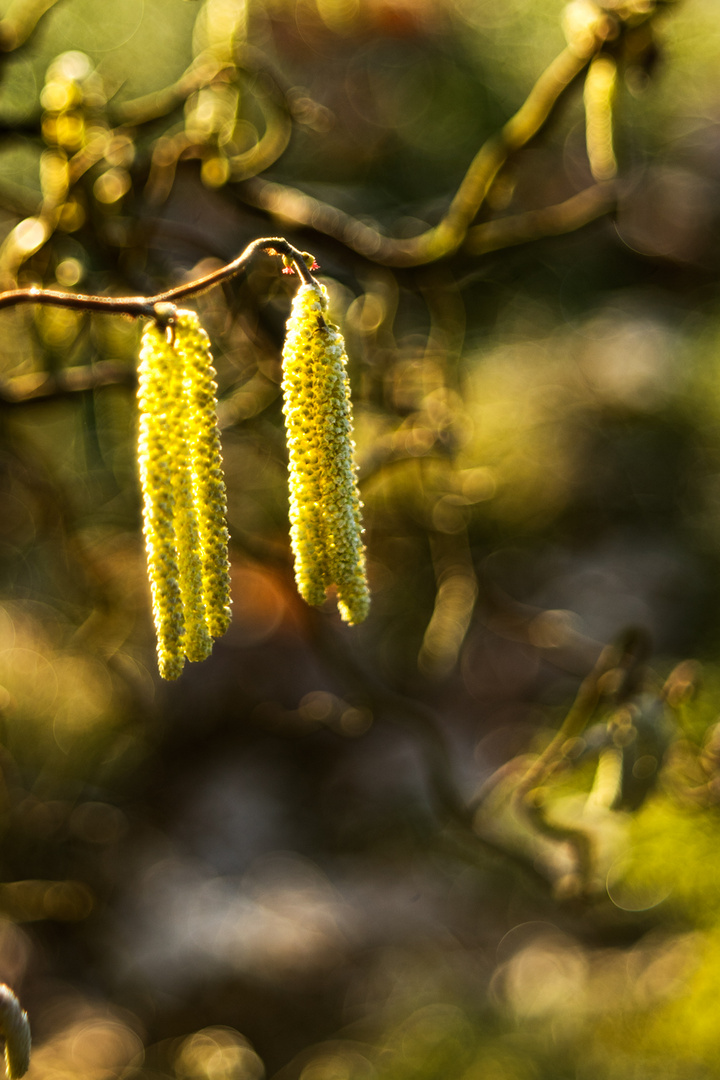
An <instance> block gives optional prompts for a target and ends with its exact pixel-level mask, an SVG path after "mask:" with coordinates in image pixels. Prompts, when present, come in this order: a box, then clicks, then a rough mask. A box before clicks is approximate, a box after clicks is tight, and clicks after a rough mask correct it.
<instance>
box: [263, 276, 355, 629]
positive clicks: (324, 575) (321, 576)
mask: <svg viewBox="0 0 720 1080" xmlns="http://www.w3.org/2000/svg"><path fill="white" fill-rule="evenodd" d="M327 310H328V295H327V291H326V290H325V288H324V287H323V286H320V285H314V284H303V285H301V286H300V288H299V289H298V291H297V294H296V296H295V299H294V301H293V305H292V312H291V315H290V318H289V320H288V323H287V335H286V338H285V346H284V349H283V412H284V414H285V426H286V430H287V443H288V459H289V463H288V471H289V484H290V541H291V544H292V549H293V554H294V557H295V580H296V582H297V586H298V590H299V592H300V595H301V596H302V597H303V598H304V599H305V600H307V602H308V603H309V604H321V603H322V602H323V601H324V599H325V592H326V589H327V588H328V587H330V586H331V585H335V586H336V588H337V594H338V607H339V610H340V615H341V617H342V618H343V619H344V620H345V621H346V622H349V623H359V622H362V620H363V619H364V618H365V617H366V615H367V613H368V608H369V604H370V593H369V590H368V586H367V581H366V576H365V550H364V547H363V544H362V531H363V530H362V521H361V514H360V512H361V507H362V504H361V502H360V495H359V492H358V486H357V480H356V476H355V472H356V467H355V463H354V457H353V455H354V448H355V447H354V443H353V441H352V430H353V427H352V408H351V403H350V384H349V381H348V376H347V356H346V354H345V343H344V341H343V337H342V334H341V333H340V331H339V330H338V329H337V327H335V326H333V325H332V324H330V323H328V321H327V319H326V317H325V316H326V314H327Z"/></svg>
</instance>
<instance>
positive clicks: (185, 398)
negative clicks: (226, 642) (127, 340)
mask: <svg viewBox="0 0 720 1080" xmlns="http://www.w3.org/2000/svg"><path fill="white" fill-rule="evenodd" d="M140 360H141V363H140V368H139V372H138V374H139V389H138V400H139V405H140V435H139V443H138V459H139V465H140V480H141V486H142V491H143V521H144V530H143V531H144V533H145V543H146V549H147V558H148V575H149V577H150V586H151V591H152V598H153V617H154V620H155V628H156V632H157V648H158V664H159V668H160V674H161V675H162V676H163V678H166V679H176V678H177V677H178V676H179V675H180V673H181V672H182V669H183V664H184V661H185V656H187V658H188V659H189V660H204V659H205V658H206V657H207V656H209V655H210V652H211V650H212V637H213V636H218V635H219V634H221V633H224V632H225V630H227V627H228V625H229V621H230V607H229V605H230V595H229V582H230V576H229V563H228V554H227V544H228V533H227V527H226V524H225V506H226V500H225V484H224V482H223V475H222V461H221V457H220V443H219V436H218V433H217V421H216V401H215V383H214V382H213V375H214V374H215V371H214V368H213V367H212V356H211V355H210V348H209V342H208V339H207V335H206V334H205V333H204V331H203V330H202V329H201V327H200V324H199V322H198V318H197V315H195V314H194V312H190V311H179V312H177V313H176V314H175V315H174V317H173V320H172V326H171V327H170V329H169V330H165V329H161V328H160V327H158V326H157V325H155V324H154V323H151V324H150V325H149V326H148V327H147V328H146V330H145V333H144V334H143V340H142V347H141V352H140Z"/></svg>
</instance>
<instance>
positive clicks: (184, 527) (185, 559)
mask: <svg viewBox="0 0 720 1080" xmlns="http://www.w3.org/2000/svg"><path fill="white" fill-rule="evenodd" d="M187 315H192V312H179V313H178V316H177V323H176V324H175V326H174V327H173V331H172V339H171V343H168V345H167V347H168V348H169V349H171V350H172V354H173V357H172V363H171V366H170V374H169V377H168V381H169V391H168V392H169V397H170V411H169V414H168V433H167V438H168V451H169V456H170V461H171V463H172V485H173V496H174V506H175V510H174V521H175V545H176V548H177V561H178V569H179V571H180V578H179V580H180V594H181V596H182V603H183V617H184V622H185V634H184V637H183V648H184V651H185V655H186V656H187V658H188V660H194V661H199V660H205V659H207V657H208V656H209V655H210V653H211V652H212V638H211V637H210V633H209V630H208V624H207V612H206V607H205V596H204V590H203V577H202V552H201V540H200V529H199V524H198V508H197V503H196V499H195V492H194V486H193V460H194V459H193V448H192V446H191V440H190V436H189V430H188V427H189V425H188V417H187V414H188V411H189V410H188V394H187V371H186V369H187V366H188V364H187V355H186V353H185V351H184V350H183V349H182V348H180V347H179V343H180V334H181V333H182V322H183V321H184V319H185V318H186V317H187ZM195 318H197V316H195ZM178 324H179V325H178ZM156 333H158V331H157V330H156Z"/></svg>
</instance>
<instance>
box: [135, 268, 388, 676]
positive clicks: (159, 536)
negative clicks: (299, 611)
mask: <svg viewBox="0 0 720 1080" xmlns="http://www.w3.org/2000/svg"><path fill="white" fill-rule="evenodd" d="M327 310H328V294H327V291H326V290H325V288H324V287H322V286H320V285H317V284H315V283H313V284H309V283H305V284H303V285H301V286H300V288H299V289H298V292H297V295H296V297H295V300H294V302H293V307H292V313H291V316H290V319H289V320H288V324H287V336H286V339H285V347H284V349H283V412H284V414H285V424H286V429H287V441H288V457H289V464H288V470H289V483H290V540H291V544H292V549H293V554H294V557H295V579H296V582H297V586H298V589H299V592H300V595H301V596H302V597H303V598H304V599H305V600H307V602H308V603H309V604H322V603H323V601H324V600H325V595H326V590H327V589H328V588H329V587H330V586H333V585H334V586H335V587H336V588H337V595H338V607H339V609H340V614H341V616H342V618H343V619H344V620H345V621H346V622H349V623H359V622H361V621H362V620H363V619H364V618H365V616H366V615H367V613H368V607H369V603H370V594H369V591H368V587H367V582H366V578H365V552H364V548H363V544H362V539H361V537H362V523H361V518H360V510H361V506H362V504H361V502H360V497H359V493H358V487H357V481H356V477H355V464H354V458H353V452H354V443H353V442H352V430H353V428H352V409H351V404H350V386H349V381H348V377H347V356H346V354H345V344H344V341H343V338H342V335H341V334H340V332H339V330H338V329H337V327H335V326H333V325H332V324H330V323H328V322H327V321H326V318H325V316H326V314H327ZM140 361H141V363H140V367H139V372H138V374H139V389H138V401H139V405H140V432H139V443H138V459H139V464H140V482H141V486H142V492H143V521H144V528H143V531H144V534H145V546H146V551H147V562H148V575H149V578H150V587H151V592H152V604H153V616H154V620H155V629H156V633H157V652H158V664H159V668H160V674H161V675H162V676H163V678H165V679H176V678H177V677H178V676H179V675H180V673H181V672H182V669H183V666H184V663H185V658H186V657H187V659H188V660H204V659H205V658H206V657H207V656H209V654H210V651H211V649H212V638H213V637H218V636H219V635H220V634H223V633H224V632H225V631H226V630H227V628H228V625H229V622H230V606H229V605H230V594H229V582H230V578H229V563H228V555H227V542H228V532H227V527H226V524H225V511H226V498H225V484H224V482H223V473H222V460H221V456H220V439H219V433H218V429H217V420H216V406H217V403H216V399H215V391H216V389H217V388H216V385H215V383H214V381H213V376H214V374H215V370H214V368H213V366H212V356H211V353H210V345H209V341H208V337H207V335H206V334H205V331H204V330H203V329H202V328H201V327H200V324H199V322H198V318H197V315H195V314H194V313H193V312H190V311H178V312H176V313H174V314H173V315H172V317H171V319H170V324H169V325H168V327H167V329H165V328H163V327H162V326H159V325H157V324H156V323H151V324H150V325H149V326H148V327H147V329H146V330H145V333H144V335H143V340H142V346H141V351H140Z"/></svg>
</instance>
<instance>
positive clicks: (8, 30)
mask: <svg viewBox="0 0 720 1080" xmlns="http://www.w3.org/2000/svg"><path fill="white" fill-rule="evenodd" d="M606 8H607V10H605V11H604V13H603V12H601V13H600V14H601V15H602V16H603V17H605V16H607V15H608V13H609V16H610V17H611V19H612V18H615V17H616V16H617V17H622V18H623V19H625V22H623V23H622V25H621V27H620V30H619V31H618V35H617V37H615V38H610V39H609V40H608V42H607V43H606V45H605V46H603V49H604V52H605V53H606V54H607V55H608V56H610V57H611V58H612V59H613V61H617V72H618V86H617V97H616V101H615V104H614V107H613V113H612V121H613V123H612V136H613V148H614V152H615V155H616V156H617V163H618V178H617V181H616V182H614V181H613V183H612V184H611V188H612V190H611V191H609V189H608V188H603V187H602V184H598V183H597V181H596V180H595V179H594V178H593V176H592V174H591V170H590V166H589V163H588V153H587V147H586V136H585V112H584V105H583V98H582V86H581V84H582V82H583V78H584V73H583V71H582V66H581V67H580V68H579V69H578V75H577V77H575V78H571V79H569V82H568V85H567V87H566V88H565V89H563V90H562V92H560V90H559V89H558V94H557V100H555V99H553V100H551V101H549V104H548V108H547V113H548V121H547V123H545V124H544V125H542V126H541V127H540V130H539V131H538V133H537V134H536V135H535V136H534V137H532V138H527V139H524V140H521V142H520V144H518V146H517V149H516V151H515V152H514V153H512V154H510V155H509V156H508V157H507V159H505V158H503V160H502V161H501V162H500V164H499V165H498V172H497V175H496V176H495V178H494V179H493V180H491V181H490V182H489V184H488V192H487V198H486V199H485V200H484V201H483V202H482V205H481V206H479V208H478V213H477V214H476V215H475V217H474V218H473V220H472V222H471V228H470V233H469V234H468V236H467V238H465V240H463V239H462V238H461V239H460V241H459V242H458V244H457V245H456V247H455V248H453V250H452V251H449V252H448V254H447V257H445V258H443V259H439V260H436V261H435V262H433V261H430V260H428V259H425V260H422V259H420V260H418V261H417V264H416V265H409V264H408V265H397V261H396V262H395V263H393V260H392V258H384V257H383V252H387V251H390V252H393V251H394V252H395V253H397V251H398V250H399V249H400V248H402V244H403V243H406V242H408V243H412V242H413V238H417V237H418V236H423V235H425V234H426V232H427V231H428V230H432V229H433V228H434V227H435V226H437V224H438V222H442V221H443V220H445V218H444V215H445V214H446V212H447V210H448V206H449V205H450V204H451V200H452V198H453V195H454V193H455V192H456V191H457V189H458V187H459V186H460V184H461V181H462V179H463V175H464V174H465V172H466V170H467V169H468V166H469V165H470V162H471V161H472V159H473V157H474V155H475V154H476V153H477V151H478V150H479V149H480V147H481V145H482V144H483V143H484V142H485V140H487V139H489V138H492V136H493V135H494V134H495V133H497V132H498V131H499V130H500V129H501V128H502V126H503V124H506V123H507V122H508V121H509V120H510V118H511V117H512V116H513V114H514V113H515V112H516V111H517V110H518V109H519V108H520V107H521V106H522V105H523V102H524V101H526V99H527V98H528V95H529V93H530V91H531V90H532V88H533V86H534V85H535V84H536V80H538V79H539V76H540V75H541V73H542V72H543V70H544V69H546V68H547V66H548V65H550V64H551V63H554V58H556V57H558V56H559V55H560V56H563V55H566V54H565V53H563V50H564V49H565V47H566V45H565V41H566V39H565V36H564V32H563V24H564V25H565V26H566V27H567V24H568V20H569V19H570V21H572V19H575V20H576V21H577V20H578V19H580V21H582V19H583V18H591V19H592V18H595V17H596V16H597V13H598V9H597V8H595V7H593V5H592V4H589V3H585V2H584V0H580V3H576V4H574V5H571V7H570V9H566V7H565V5H563V4H562V3H561V2H559V0H542V2H539V0H506V2H505V3H503V4H497V3H492V2H489V0H487V2H486V0H454V2H453V0H266V2H264V3H261V2H260V0H246V2H243V0H202V2H201V3H184V2H182V0H144V2H141V0H123V3H119V4H115V5H110V6H108V5H107V4H106V3H100V0H62V2H58V3H55V4H50V5H47V4H45V3H42V2H41V3H35V2H34V0H12V3H3V4H0V45H2V50H3V51H2V56H1V57H0V75H1V76H2V81H1V82H0V278H1V279H2V286H1V287H2V288H3V289H11V288H14V287H16V286H18V285H20V286H28V285H38V286H43V287H46V288H54V289H63V290H70V291H74V292H77V291H81V292H85V293H92V294H109V295H149V294H152V293H154V292H157V291H159V290H160V289H163V288H166V287H168V286H171V285H174V284H177V283H178V282H180V281H182V280H189V279H191V278H193V277H197V276H200V275H201V274H203V273H205V272H207V271H209V270H210V269H213V268H216V267H218V266H220V265H221V264H222V263H223V262H226V261H229V260H230V259H232V258H233V257H234V256H235V255H236V254H237V253H238V252H239V251H240V250H242V249H243V248H244V247H245V245H246V244H247V243H249V242H250V241H251V240H253V239H255V238H257V237H259V236H263V235H267V236H271V235H275V234H282V235H285V236H287V238H288V239H289V240H290V241H291V242H292V243H295V244H297V245H298V246H299V247H300V248H301V249H302V250H305V249H307V250H309V251H311V252H312V253H313V254H314V255H315V257H316V258H317V260H318V262H319V263H320V266H321V270H320V272H319V275H320V279H321V280H322V282H323V284H325V285H326V287H327V289H328V292H329V295H330V299H331V308H332V317H333V319H334V320H336V321H337V322H338V323H339V324H340V325H341V326H342V328H343V332H344V335H345V339H346V341H347V346H348V353H349V357H350V367H351V379H352V383H353V398H354V411H355V418H356V438H357V452H358V459H359V462H360V474H359V480H360V486H361V492H362V497H363V500H364V503H365V521H366V527H367V533H366V542H367V550H368V562H369V571H370V579H371V587H372V592H373V601H372V605H373V606H372V611H371V615H370V617H369V619H368V620H367V622H366V623H364V624H363V625H362V626H360V627H358V628H356V629H348V628H347V627H344V626H341V625H340V623H339V621H338V618H337V615H336V614H335V611H334V603H332V602H329V603H328V604H327V605H326V606H325V607H323V608H322V609H321V610H319V611H316V610H315V609H311V608H308V607H307V606H306V605H305V604H304V603H303V602H302V601H301V600H300V599H299V598H298V597H297V595H296V593H295V590H294V585H293V580H292V566H291V559H290V553H289V545H288V539H287V526H288V523H287V498H288V496H287V455H286V450H285V443H284V434H283V427H282V414H281V408H280V400H279V393H280V391H279V386H280V379H281V375H280V352H281V344H282V337H283V331H284V323H285V320H286V318H287V315H288V312H289V308H290V302H291V297H292V294H293V291H294V288H295V284H296V279H293V278H288V277H282V276H280V275H279V274H278V273H277V270H276V268H275V267H274V266H271V265H270V260H263V259H258V260H257V261H256V262H255V263H253V266H252V268H251V269H250V270H249V271H248V273H246V274H244V275H242V276H240V277H238V278H236V279H234V280H233V281H231V282H228V283H226V285H225V286H224V287H223V288H216V289H214V290H212V291H211V292H208V293H206V294H203V295H201V296H199V297H198V298H197V300H196V306H197V309H198V312H199V314H200V316H201V319H202V322H203V325H204V326H205V327H206V329H207V331H208V333H209V334H210V336H211V339H212V342H213V351H214V354H215V356H216V362H217V367H218V381H219V390H220V423H221V426H222V429H223V453H224V460H225V468H226V475H227V483H228V498H229V521H230V529H231V536H232V552H231V554H232V562H233V595H234V617H233V624H232V627H231V629H230V631H229V633H228V634H227V636H226V637H225V638H223V639H222V640H221V641H220V642H219V643H218V645H217V647H216V649H215V652H214V655H213V657H212V658H211V659H209V660H208V661H207V662H206V663H204V664H202V665H192V666H191V667H190V668H189V669H188V670H187V671H186V672H185V673H184V674H183V676H182V679H181V680H180V682H179V684H178V685H176V686H175V685H174V686H164V685H161V684H160V682H159V680H158V678H157V675H156V670H155V658H154V641H153V633H152V625H151V616H150V610H149V607H150V605H149V596H148V587H147V582H146V580H145V568H144V555H143V545H142V537H141V534H140V509H139V503H140V499H139V492H138V485H137V477H136V465H135V438H136V432H135V426H136V419H135V402H134V385H135V365H136V352H137V348H138V340H139V333H140V328H139V327H138V326H137V325H136V323H134V322H132V321H130V320H126V319H122V318H117V317H111V316H107V315H94V314H93V315H89V314H78V313H76V312H71V311H67V310H63V309H57V308H50V307H43V306H23V307H15V308H5V309H3V311H2V312H1V313H0V328H1V329H0V332H1V333H2V342H3V350H2V357H1V359H0V774H1V781H2V782H1V783H0V823H1V831H0V835H1V840H0V861H1V865H2V868H3V873H2V881H1V882H0V978H1V979H3V980H5V981H6V982H8V983H9V984H10V985H12V986H13V987H14V988H15V989H16V990H17V992H18V994H19V995H20V998H21V1001H22V1002H23V1004H24V1006H25V1007H26V1008H28V1010H29V1012H30V1016H31V1022H32V1026H33V1032H34V1038H35V1051H34V1055H33V1061H32V1064H31V1074H32V1075H33V1076H34V1077H36V1080H60V1078H62V1077H65V1076H68V1077H70V1076H72V1077H73V1080H111V1078H115V1077H123V1078H126V1080H127V1078H131V1077H137V1078H138V1080H161V1078H165V1077H167V1078H168V1080H170V1078H173V1080H260V1078H261V1077H262V1076H263V1075H264V1074H267V1075H271V1076H277V1077H278V1080H293V1078H295V1077H297V1078H298V1080H423V1078H427V1080H436V1078H437V1080H439V1078H443V1080H480V1078H481V1077H482V1078H483V1080H543V1078H548V1080H551V1078H552V1080H561V1078H564V1077H568V1078H570V1077H572V1078H574V1080H585V1078H587V1080H590V1078H592V1080H630V1078H638V1080H640V1078H643V1080H654V1078H657V1080H660V1078H662V1080H674V1078H677V1080H705V1078H707V1080H711V1078H713V1077H717V1076H720V1066H718V1041H719V1036H718V1034H717V1022H716V1017H715V1008H716V1001H717V997H718V994H719V993H720V967H719V961H720V908H719V907H718V899H717V898H718V893H719V890H718V886H719V882H718V870H717V868H716V867H717V858H716V855H715V850H716V847H717V842H718V833H719V830H720V824H719V822H718V799H719V792H720V787H719V781H718V769H719V768H720V749H719V747H720V737H719V736H718V729H717V722H718V714H719V712H720V667H719V666H718V655H717V649H718V645H719V644H720V620H719V619H718V614H717V613H718V599H719V593H718V588H717V581H718V573H719V571H720V543H719V540H718V538H719V537H720V485H719V483H718V480H719V478H720V396H719V394H718V389H717V388H718V386H720V379H719V378H718V375H719V374H720V373H719V372H718V365H719V363H720V360H719V358H720V350H719V349H718V342H719V338H720V308H719V307H718V290H717V277H718V270H719V259H718V243H717V236H718V220H719V219H718V206H720V199H719V198H718V195H719V194H720V137H719V135H718V132H719V130H720V129H719V128H718V100H717V87H716V78H715V69H716V65H717V55H718V48H719V47H720V24H719V23H718V20H717V10H716V3H715V0H676V2H672V3H665V4H659V5H658V6H657V10H655V7H654V5H652V4H649V5H645V6H644V7H643V5H642V4H639V5H633V4H630V3H626V4H610V3H608V4H607V5H606ZM648 15H649V16H650V17H649V18H647V19H646V18H645V17H646V16H648ZM571 16H572V19H571V18H570V17H571ZM643 20H644V21H643ZM613 25H615V24H613ZM571 36H572V35H571ZM571 52H572V50H571ZM492 145H494V144H492V143H491V146H492ZM587 192H590V196H591V198H590V201H589V202H587V201H585V202H584V201H583V200H586V199H587ZM578 198H579V199H580V202H578V201H577V199H578ZM593 198H594V199H597V200H598V201H596V202H593V201H592V199H593ZM578 207H579V208H580V209H578ZM548 208H550V210H551V211H552V212H551V213H550V214H549V215H548V213H546V211H548ZM538 215H539V216H538ZM473 230H480V231H479V232H473ZM483 230H485V231H483ZM493 230H494V231H493ZM488 238H490V239H489V240H488ZM386 241H387V243H386ZM373 243H375V247H374V248H373ZM383 245H385V246H383ZM393 245H395V247H393ZM608 647H609V651H608ZM603 650H604V651H603ZM687 657H694V658H697V660H696V661H693V662H683V661H684V658H687ZM578 688H579V689H578ZM576 695H577V697H576ZM574 699H575V705H574V706H573V700H574ZM558 732H560V734H559V735H558V734H557V733H558Z"/></svg>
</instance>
